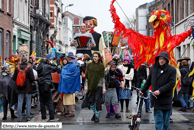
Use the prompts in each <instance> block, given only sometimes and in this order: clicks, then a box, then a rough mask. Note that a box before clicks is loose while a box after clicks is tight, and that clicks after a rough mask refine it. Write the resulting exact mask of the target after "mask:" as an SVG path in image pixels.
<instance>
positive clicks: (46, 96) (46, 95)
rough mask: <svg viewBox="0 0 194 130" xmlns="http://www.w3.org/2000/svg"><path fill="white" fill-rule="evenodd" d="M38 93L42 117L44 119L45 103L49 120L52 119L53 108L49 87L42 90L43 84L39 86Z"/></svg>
mask: <svg viewBox="0 0 194 130" xmlns="http://www.w3.org/2000/svg"><path fill="white" fill-rule="evenodd" d="M39 94H40V108H41V115H42V119H46V108H45V105H48V109H49V115H50V120H52V119H54V110H53V101H52V92H51V89H49V90H48V91H45V90H44V85H41V86H39Z"/></svg>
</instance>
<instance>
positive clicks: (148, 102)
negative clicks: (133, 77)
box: [143, 91, 150, 111]
mask: <svg viewBox="0 0 194 130" xmlns="http://www.w3.org/2000/svg"><path fill="white" fill-rule="evenodd" d="M148 93H149V91H147V92H145V93H144V95H143V96H144V97H147V96H148ZM144 102H145V109H146V111H150V99H149V98H148V99H144Z"/></svg>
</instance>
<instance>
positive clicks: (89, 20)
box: [83, 16, 103, 53]
mask: <svg viewBox="0 0 194 130" xmlns="http://www.w3.org/2000/svg"><path fill="white" fill-rule="evenodd" d="M83 22H84V23H85V24H86V27H87V32H89V33H91V34H92V36H93V38H94V41H95V43H96V46H95V47H92V53H94V52H99V53H102V50H103V43H102V38H101V34H100V33H97V32H96V31H94V28H95V27H96V26H97V19H96V18H95V17H92V16H86V17H84V19H83Z"/></svg>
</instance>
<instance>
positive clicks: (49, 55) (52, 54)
mask: <svg viewBox="0 0 194 130" xmlns="http://www.w3.org/2000/svg"><path fill="white" fill-rule="evenodd" d="M46 58H47V59H50V58H51V59H54V58H55V53H51V54H48V55H47V56H46Z"/></svg>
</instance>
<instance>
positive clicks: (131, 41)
mask: <svg viewBox="0 0 194 130" xmlns="http://www.w3.org/2000/svg"><path fill="white" fill-rule="evenodd" d="M114 2H115V0H112V2H111V5H110V12H111V15H112V18H113V23H114V28H115V30H116V31H119V33H122V35H123V37H128V45H129V47H130V48H132V49H133V55H134V61H135V68H138V66H140V65H141V64H142V63H145V62H148V64H149V65H150V64H154V63H155V57H156V56H157V55H158V54H159V53H160V52H163V51H165V52H167V53H168V54H169V56H170V64H171V65H172V66H174V67H177V63H176V60H175V57H174V53H173V49H174V48H175V47H176V46H178V45H179V44H180V43H181V42H183V41H184V40H185V39H186V38H187V37H188V36H190V35H191V33H192V29H191V30H189V31H187V32H184V33H181V34H179V35H174V36H171V33H170V32H171V28H170V26H169V23H170V21H171V19H172V17H171V16H170V13H169V12H168V11H165V10H160V11H153V13H152V15H151V17H150V19H149V22H150V23H152V25H153V28H154V35H153V37H147V36H144V35H142V34H140V33H137V32H135V31H134V30H132V29H127V28H126V27H125V25H124V24H123V23H121V22H120V18H119V16H118V15H117V13H116V9H115V7H114V5H113V4H114Z"/></svg>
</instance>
